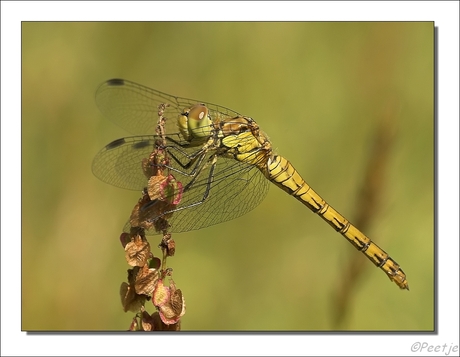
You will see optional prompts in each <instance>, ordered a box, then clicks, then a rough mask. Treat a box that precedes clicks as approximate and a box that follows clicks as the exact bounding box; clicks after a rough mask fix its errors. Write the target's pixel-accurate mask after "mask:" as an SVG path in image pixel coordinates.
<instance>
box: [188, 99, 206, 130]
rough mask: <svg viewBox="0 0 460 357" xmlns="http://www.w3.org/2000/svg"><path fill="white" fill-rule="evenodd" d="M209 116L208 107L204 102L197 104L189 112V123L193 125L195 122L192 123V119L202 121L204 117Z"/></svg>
mask: <svg viewBox="0 0 460 357" xmlns="http://www.w3.org/2000/svg"><path fill="white" fill-rule="evenodd" d="M207 117H208V108H206V106H205V105H204V104H197V105H194V106H193V107H191V108H190V111H189V112H188V120H189V125H190V124H191V125H192V126H193V123H190V120H195V121H202V120H203V119H204V118H207Z"/></svg>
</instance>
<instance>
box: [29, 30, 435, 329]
mask: <svg viewBox="0 0 460 357" xmlns="http://www.w3.org/2000/svg"><path fill="white" fill-rule="evenodd" d="M433 31H434V28H433V23H428V22H410V23H403V22H401V23H391V22H385V23H365V22H360V23H353V22H344V23H328V22H319V23H314V22H311V23H299V22H294V23H283V22H273V23H244V22H241V23H240V22H231V23H213V22H210V23H200V22H196V23H187V22H168V23H161V22H158V23H147V22H143V23H129V22H125V23H117V22H106V23H90V22H79V23H59V22H53V23H27V22H25V23H23V25H22V329H23V330H126V329H127V328H128V327H129V324H130V322H131V318H132V317H133V314H132V313H124V312H123V311H122V307H121V303H120V298H119V286H120V284H121V283H122V282H123V281H125V280H126V270H127V269H128V268H129V266H128V265H127V263H126V261H125V258H124V251H123V249H122V247H121V245H120V243H119V240H118V237H119V235H120V233H121V229H122V227H123V224H124V223H125V221H126V220H127V218H128V217H129V214H130V212H131V209H132V207H133V206H134V204H135V203H136V202H137V199H138V198H139V192H134V191H125V190H121V189H118V188H115V187H112V186H109V185H106V184H104V183H102V182H100V181H99V180H98V179H97V178H96V177H94V176H93V175H92V172H91V162H92V159H93V157H94V156H95V155H96V153H97V152H98V151H99V150H100V149H101V148H102V147H103V146H104V145H105V144H107V143H109V142H110V141H112V140H114V139H117V138H120V137H123V136H129V133H127V132H124V131H123V130H122V129H120V128H119V127H117V126H116V125H115V124H113V123H112V122H110V121H109V120H108V119H106V118H104V117H102V115H101V114H100V112H99V111H98V109H97V107H96V105H95V102H94V93H95V90H96V88H97V86H98V85H99V84H100V83H102V82H103V81H105V80H107V79H109V78H113V77H119V78H125V79H130V80H132V81H135V82H138V83H141V84H144V85H146V86H149V87H152V88H155V89H159V90H161V91H164V92H166V93H170V94H174V95H179V96H184V97H189V98H196V99H200V100H204V101H208V102H211V103H217V104H221V105H223V106H227V107H230V108H232V109H234V110H236V111H238V112H241V113H243V114H245V115H248V116H251V117H253V118H254V119H255V120H256V121H257V123H258V124H259V125H260V126H261V128H262V129H263V130H264V131H265V132H266V133H267V134H268V135H269V137H270V139H271V140H272V143H273V147H274V148H275V149H276V151H277V153H279V154H281V155H283V156H285V157H286V158H288V159H289V160H290V161H291V162H292V163H293V164H294V166H295V167H296V168H297V170H298V171H299V172H300V173H301V174H302V175H303V177H304V178H305V180H306V181H307V182H308V183H309V184H310V185H311V186H312V187H313V188H314V189H315V190H316V191H317V192H318V193H319V194H320V195H322V196H323V197H324V198H325V199H326V200H327V201H328V202H329V203H330V204H331V205H332V206H334V208H336V209H337V210H338V211H339V212H341V213H342V214H343V215H345V217H347V218H349V219H350V220H351V221H352V222H353V221H354V217H353V215H354V214H355V212H356V211H357V210H359V207H356V203H357V197H358V194H359V192H360V190H361V187H362V186H363V185H364V176H365V169H366V166H367V165H368V161H369V160H373V158H370V157H369V153H370V152H371V148H372V145H373V142H374V141H375V136H374V135H375V132H376V130H377V128H378V125H379V124H378V123H379V120H381V119H382V117H385V116H390V117H392V118H394V119H395V122H396V124H397V127H396V128H395V137H394V141H393V145H392V147H391V150H390V156H389V157H388V158H387V162H386V164H385V165H387V168H386V171H384V173H383V174H382V175H384V177H383V178H382V182H383V183H384V185H382V186H381V188H380V189H381V192H380V193H381V197H382V200H381V201H380V204H379V209H378V210H377V213H376V214H375V216H374V217H373V219H374V220H373V224H372V225H371V226H369V227H368V228H367V229H366V230H365V233H366V234H367V235H368V236H369V237H371V238H372V239H373V240H374V241H375V242H376V243H377V244H379V245H380V246H381V247H382V248H383V249H385V250H386V251H387V252H388V253H389V254H390V255H391V256H392V257H393V258H394V259H395V260H396V261H397V262H398V263H400V264H401V266H402V268H403V269H404V271H405V273H406V274H407V277H408V281H409V284H410V288H411V290H410V291H409V292H408V291H400V290H399V288H398V287H397V286H396V285H395V284H394V283H391V282H390V281H389V280H388V278H387V277H385V274H384V273H382V272H381V271H380V270H379V269H377V268H375V267H374V266H373V265H372V264H371V263H370V262H368V261H366V262H365V264H364V265H363V266H364V268H365V271H364V272H363V274H362V276H361V278H360V279H359V281H357V283H356V285H354V286H353V288H352V289H351V292H352V294H351V295H350V299H349V301H348V302H347V303H346V304H345V311H346V314H345V317H344V319H343V321H342V323H341V324H337V323H335V322H334V321H335V318H334V314H335V310H336V308H337V304H338V300H337V289H338V287H339V286H340V284H341V282H342V281H343V279H344V277H343V274H344V269H345V267H346V266H347V265H348V264H349V261H350V260H355V259H364V260H366V258H365V257H363V256H362V254H360V253H359V252H357V251H355V249H354V248H353V247H352V246H351V245H350V244H349V243H348V242H346V240H345V239H343V238H342V237H341V236H340V235H339V234H337V233H336V232H334V230H332V229H331V228H330V227H329V226H328V225H327V224H326V223H325V222H323V221H322V220H321V219H320V218H319V217H317V216H316V215H314V214H313V213H311V212H310V211H309V210H308V209H307V208H306V207H304V206H302V205H301V204H299V203H298V202H296V200H294V199H293V198H292V197H289V196H288V195H286V194H285V193H284V192H282V191H281V190H279V189H278V188H276V187H275V186H273V187H272V188H271V190H270V192H269V194H268V196H267V198H266V199H265V200H264V201H263V203H262V204H261V205H260V206H259V207H257V208H256V209H255V210H253V211H251V212H250V213H248V214H246V215H245V216H243V217H241V218H239V219H236V220H234V221H230V222H227V223H223V224H220V225H216V226H213V227H209V228H206V229H202V230H199V231H192V232H186V233H181V234H175V235H174V238H175V240H176V245H177V252H176V256H175V257H173V258H171V259H170V260H168V263H169V266H170V267H172V268H173V269H174V275H173V278H174V281H175V282H176V284H177V286H178V287H179V288H180V289H181V290H182V291H183V294H184V296H185V300H186V304H187V313H186V314H185V316H184V317H183V318H182V329H183V330H323V331H324V330H335V329H344V330H376V331H380V330H418V331H420V330H422V331H423V330H425V331H428V330H432V329H433V328H434V271H433V270H434V262H433V259H434V258H433V257H434V250H433V247H434V222H433V217H434V214H433V207H434V202H433V197H434V190H433V185H434V183H433V177H434V172H433V166H434V165H433V160H434V148H433V137H434V133H433V128H434V121H433V96H434V95H433V87H434V83H433V77H434V73H433V66H434V64H433V41H434V38H433V36H434V34H433ZM388 113H390V114H388ZM146 134H147V133H146ZM150 242H151V245H152V247H156V245H157V243H159V237H158V236H155V237H151V238H150ZM153 251H154V253H155V252H157V253H159V250H156V248H155V249H154V250H153ZM339 303H340V302H339ZM152 307H153V306H151V305H150V304H149V303H148V304H147V308H148V309H149V311H150V312H152V311H153V309H152Z"/></svg>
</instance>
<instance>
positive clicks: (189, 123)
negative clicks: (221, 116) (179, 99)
mask: <svg viewBox="0 0 460 357" xmlns="http://www.w3.org/2000/svg"><path fill="white" fill-rule="evenodd" d="M178 126H179V130H180V132H181V134H182V136H183V137H184V139H185V140H187V141H188V142H192V141H199V142H202V141H203V140H205V139H207V138H208V137H209V136H210V135H211V130H212V121H211V118H210V117H209V113H208V108H207V107H206V106H205V105H204V104H196V105H194V106H193V107H191V108H188V109H186V110H184V112H183V113H182V114H181V115H180V116H179V119H178Z"/></svg>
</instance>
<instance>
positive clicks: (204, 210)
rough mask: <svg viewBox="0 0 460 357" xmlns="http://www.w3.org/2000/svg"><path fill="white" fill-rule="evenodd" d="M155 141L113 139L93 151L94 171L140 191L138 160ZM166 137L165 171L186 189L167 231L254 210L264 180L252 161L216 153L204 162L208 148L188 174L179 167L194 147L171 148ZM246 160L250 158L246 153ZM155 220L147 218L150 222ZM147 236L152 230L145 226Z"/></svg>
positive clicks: (265, 186) (142, 182) (264, 188)
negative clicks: (168, 158) (169, 155)
mask: <svg viewBox="0 0 460 357" xmlns="http://www.w3.org/2000/svg"><path fill="white" fill-rule="evenodd" d="M156 139H157V137H155V136H154V135H151V136H133V137H126V138H122V139H118V140H115V141H113V142H112V143H110V144H108V145H106V146H105V147H104V148H103V149H102V150H101V151H100V152H99V153H98V154H97V155H96V157H95V159H94V162H93V172H94V174H95V175H96V176H97V177H98V178H100V179H101V180H102V181H104V182H106V183H109V184H111V185H114V186H117V187H121V188H125V189H133V190H138V191H141V190H142V189H143V188H144V187H146V186H147V177H146V176H145V175H144V174H143V170H142V160H143V159H144V158H148V157H149V155H150V153H151V152H152V151H153V149H154V144H155V141H156ZM166 139H167V143H168V145H169V144H171V145H170V146H168V149H167V150H168V151H170V152H171V153H172V154H173V155H174V157H175V159H173V160H171V162H170V165H169V167H170V169H169V173H170V174H172V175H173V176H174V178H175V179H176V181H178V182H180V183H181V185H182V187H184V189H185V188H186V189H185V191H184V193H183V196H182V199H181V201H180V203H179V204H178V205H177V206H176V207H175V212H174V213H173V215H172V217H171V218H169V219H168V222H169V223H170V224H171V229H170V231H171V232H183V231H189V230H195V229H200V228H204V227H207V226H210V225H214V224H217V223H220V222H224V221H228V220H231V219H234V218H236V217H239V216H241V215H244V214H245V213H247V212H249V211H250V210H252V209H253V208H255V207H256V206H257V205H258V204H259V203H260V202H261V201H262V200H263V199H264V198H265V196H266V194H267V192H268V188H269V185H270V182H269V181H268V180H267V179H266V178H265V176H264V175H263V174H262V172H261V171H260V170H259V169H258V168H257V167H255V166H254V165H252V164H247V163H245V162H242V161H237V160H234V159H231V158H226V157H222V156H218V158H217V160H216V161H215V165H212V164H210V162H211V158H212V156H213V155H214V154H215V152H214V151H210V152H208V153H207V154H206V156H205V157H204V158H203V161H202V165H200V167H202V169H201V171H200V172H199V173H198V174H197V176H196V178H194V176H192V175H191V172H192V170H193V168H192V167H191V168H189V169H185V168H184V167H183V166H184V165H185V164H186V163H187V162H188V161H189V157H190V155H192V154H193V153H195V152H196V150H198V149H197V148H194V147H188V148H187V147H180V149H179V150H176V149H175V147H176V146H175V145H176V144H175V142H174V143H173V142H172V141H171V140H170V137H166ZM248 159H249V160H251V158H250V157H249V158H248ZM154 204H155V203H153V205H154ZM151 207H152V206H151ZM152 211H155V209H153V210H152ZM156 218H158V217H153V216H152V217H149V219H151V220H152V221H153V220H155V219H156ZM126 227H127V228H126V229H128V228H129V226H126ZM147 234H156V232H155V231H154V230H150V231H148V232H147Z"/></svg>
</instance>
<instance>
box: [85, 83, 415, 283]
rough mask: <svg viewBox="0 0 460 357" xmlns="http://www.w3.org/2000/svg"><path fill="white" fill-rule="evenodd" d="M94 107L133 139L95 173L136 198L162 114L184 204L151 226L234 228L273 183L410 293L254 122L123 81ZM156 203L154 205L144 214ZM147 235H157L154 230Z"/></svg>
mask: <svg viewBox="0 0 460 357" xmlns="http://www.w3.org/2000/svg"><path fill="white" fill-rule="evenodd" d="M96 104H97V106H98V107H99V109H100V111H101V112H102V114H103V115H104V116H106V117H107V118H109V119H110V120H111V121H113V122H114V123H115V124H117V125H119V126H120V127H122V128H123V129H125V130H127V131H128V132H130V133H131V134H134V136H129V137H124V138H121V139H117V140H115V141H113V142H111V143H109V144H108V145H106V146H105V147H104V148H103V149H102V150H101V151H100V152H99V153H98V154H97V155H96V157H95V158H94V160H93V165H92V170H93V173H94V175H95V176H96V177H97V178H99V179H100V180H102V181H103V182H106V183H108V184H111V185H113V186H116V187H120V188H123V189H130V190H139V191H140V190H145V187H146V186H147V181H148V176H146V173H145V164H142V163H143V162H145V159H146V158H148V157H149V155H150V154H151V153H152V150H153V148H154V147H155V145H158V142H159V141H158V135H155V134H154V133H155V129H156V125H157V119H158V115H159V108H160V107H162V108H163V110H162V115H163V116H164V118H165V119H166V121H165V127H164V132H165V134H164V136H162V139H163V141H164V143H163V147H162V149H163V150H165V152H166V153H168V155H169V157H170V158H171V159H170V160H169V161H168V163H167V165H165V167H166V168H167V169H168V172H169V173H170V174H171V175H172V177H173V178H174V180H175V182H178V183H180V185H181V186H180V187H181V189H180V196H181V198H180V201H179V202H178V203H177V204H175V205H171V206H170V209H169V210H164V209H158V210H155V209H151V208H152V207H150V209H149V210H148V211H147V212H149V215H150V216H148V220H149V221H150V222H155V221H158V220H160V219H161V218H162V217H163V216H167V217H168V220H167V221H168V224H169V231H170V232H172V233H174V232H185V231H191V230H196V229H201V228H204V227H208V226H211V225H214V224H218V223H221V222H225V221H229V220H232V219H235V218H237V217H239V216H242V215H244V214H246V213H247V212H249V211H250V210H252V209H254V208H255V207H256V206H257V205H258V204H259V203H261V201H262V200H263V199H264V198H265V196H266V194H267V192H268V189H269V186H270V183H272V184H274V185H275V186H277V187H279V188H280V189H282V190H283V191H285V192H287V193H288V194H289V195H291V196H293V197H294V198H296V199H297V200H298V201H300V202H301V203H302V204H304V205H305V206H307V207H308V208H309V209H310V210H311V211H313V212H314V213H316V214H317V215H319V216H320V217H321V218H322V219H323V220H324V221H326V222H327V223H328V224H329V225H330V226H331V227H332V228H333V229H334V230H336V231H337V232H338V233H340V234H341V235H342V236H343V237H345V239H346V240H347V241H348V242H350V243H351V244H352V245H353V246H354V247H355V248H356V249H357V250H359V251H360V252H362V253H363V254H364V255H365V256H366V257H367V258H368V259H369V260H370V261H371V262H372V263H373V264H374V265H375V266H377V267H379V268H380V269H381V270H383V271H384V272H385V274H386V275H387V276H388V277H389V278H390V280H391V281H393V282H395V283H396V285H398V286H399V287H400V288H401V289H407V290H409V285H408V282H407V279H406V275H405V273H404V272H403V270H402V269H401V267H400V266H399V264H398V263H396V261H395V260H393V259H392V258H391V257H390V256H389V255H388V254H387V253H386V252H385V251H384V250H383V249H381V248H380V247H379V246H378V245H377V244H375V243H374V242H373V241H372V240H371V239H370V238H368V237H367V236H366V235H365V234H364V233H362V232H361V231H360V230H359V229H358V228H357V227H355V226H354V225H353V224H351V223H350V221H348V220H347V219H346V218H345V217H344V216H343V215H341V214H340V213H339V212H338V211H336V210H335V209H334V208H333V207H332V206H331V205H329V204H328V203H327V202H326V201H325V200H324V199H323V198H322V197H321V196H320V195H319V194H318V193H316V192H315V191H314V190H313V189H312V188H311V187H310V186H309V185H308V184H307V183H306V182H305V180H304V179H303V178H302V176H301V175H300V174H299V173H298V172H297V170H296V169H295V168H294V166H293V165H292V164H291V163H290V161H289V160H287V159H286V158H284V157H282V156H280V155H277V154H275V153H274V151H273V149H272V144H271V142H270V140H269V139H268V136H267V135H266V134H265V133H264V132H263V131H262V130H261V129H260V128H259V126H258V124H257V123H256V122H255V121H254V120H253V119H252V118H250V117H248V116H244V115H242V114H240V113H238V112H236V111H233V110H231V109H229V108H226V107H223V106H220V105H216V104H212V103H207V102H203V101H199V100H194V99H187V98H182V97H178V96H174V95H169V94H166V93H163V92H160V91H158V90H155V89H151V88H148V87H145V86H143V85H140V84H137V83H134V82H131V81H128V80H124V79H110V80H108V81H106V82H104V83H103V84H101V85H100V87H99V88H98V89H97V91H96ZM149 133H150V134H149ZM143 165H144V167H143ZM172 191H173V192H172V193H171V194H172V195H173V194H176V195H177V190H172ZM157 203H159V202H158V201H156V200H153V201H150V202H149V203H147V204H146V206H147V205H149V206H152V205H153V206H154V205H155V204H157ZM141 209H142V208H141ZM146 233H147V234H157V233H159V232H158V231H157V230H155V229H153V228H152V229H148V230H147V232H146Z"/></svg>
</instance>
